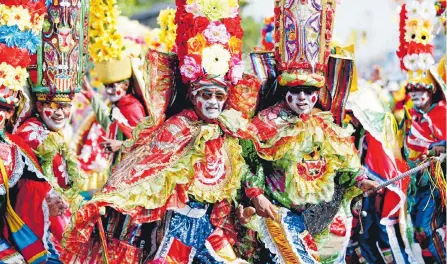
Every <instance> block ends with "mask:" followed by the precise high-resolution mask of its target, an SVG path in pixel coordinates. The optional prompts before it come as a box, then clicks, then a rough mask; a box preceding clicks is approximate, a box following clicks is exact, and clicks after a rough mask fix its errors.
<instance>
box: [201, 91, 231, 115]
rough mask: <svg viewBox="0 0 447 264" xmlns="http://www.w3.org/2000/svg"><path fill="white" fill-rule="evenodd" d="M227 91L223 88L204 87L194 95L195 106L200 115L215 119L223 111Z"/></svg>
mask: <svg viewBox="0 0 447 264" xmlns="http://www.w3.org/2000/svg"><path fill="white" fill-rule="evenodd" d="M226 100H227V93H226V92H225V90H224V89H222V88H217V87H216V88H204V89H202V90H199V91H198V92H197V93H196V94H195V96H194V106H195V109H196V112H197V113H198V114H199V116H201V117H203V118H204V119H208V120H214V119H216V118H218V117H219V115H220V113H222V109H223V106H224V104H225V101H226Z"/></svg>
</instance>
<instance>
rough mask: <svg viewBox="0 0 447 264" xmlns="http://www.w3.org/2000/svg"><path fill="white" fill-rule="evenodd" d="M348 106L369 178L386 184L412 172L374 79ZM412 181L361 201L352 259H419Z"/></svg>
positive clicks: (356, 208)
mask: <svg viewBox="0 0 447 264" xmlns="http://www.w3.org/2000/svg"><path fill="white" fill-rule="evenodd" d="M346 108H347V110H348V111H350V113H349V117H350V118H351V123H352V124H353V125H354V127H355V129H356V133H355V135H356V141H357V143H358V144H357V145H358V150H359V157H360V158H361V161H362V164H363V167H364V168H365V171H366V176H364V177H368V178H369V179H371V180H374V181H376V182H379V183H382V182H385V181H388V180H391V179H392V178H394V177H396V176H397V175H399V174H400V173H404V172H406V171H408V170H409V167H408V165H407V163H406V161H405V160H404V159H403V158H402V155H401V147H400V146H401V144H400V142H399V139H400V138H399V137H398V131H397V122H396V120H395V118H394V116H393V115H392V114H391V110H390V109H388V108H387V107H385V106H384V104H383V103H382V102H381V101H380V99H379V97H378V96H377V95H376V94H375V93H374V92H373V91H372V88H371V84H367V83H365V84H363V85H361V86H360V89H359V90H358V91H356V92H354V93H352V94H351V95H350V96H349V100H348V104H347V106H346ZM409 181H410V178H409V177H407V178H404V179H402V180H400V181H398V182H396V183H394V184H392V185H389V186H388V187H387V188H386V189H384V190H383V191H382V192H379V193H377V194H376V195H374V194H370V196H369V197H365V198H363V200H362V201H358V204H359V205H355V208H354V209H355V210H354V215H355V224H354V223H353V228H354V230H353V235H352V237H351V243H350V246H349V247H348V252H347V263H354V262H355V260H357V262H359V263H417V262H416V260H415V258H414V256H413V253H412V250H411V246H412V245H410V242H409V241H412V240H409V239H408V238H407V230H408V222H409V221H410V220H408V218H407V212H406V209H405V204H406V191H407V188H408V184H409Z"/></svg>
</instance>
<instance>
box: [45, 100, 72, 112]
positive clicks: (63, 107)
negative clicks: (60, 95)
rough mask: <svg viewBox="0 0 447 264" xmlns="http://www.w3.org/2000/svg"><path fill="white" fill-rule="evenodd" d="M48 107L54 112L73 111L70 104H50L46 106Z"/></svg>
mask: <svg viewBox="0 0 447 264" xmlns="http://www.w3.org/2000/svg"><path fill="white" fill-rule="evenodd" d="M45 105H46V106H47V107H49V108H51V109H53V110H58V109H61V110H62V111H68V110H71V107H72V104H69V103H54V102H52V103H49V104H45Z"/></svg>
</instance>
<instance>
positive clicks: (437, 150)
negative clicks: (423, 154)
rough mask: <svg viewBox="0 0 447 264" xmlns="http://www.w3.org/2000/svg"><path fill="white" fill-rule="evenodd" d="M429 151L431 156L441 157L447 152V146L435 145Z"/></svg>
mask: <svg viewBox="0 0 447 264" xmlns="http://www.w3.org/2000/svg"><path fill="white" fill-rule="evenodd" d="M429 153H430V156H434V157H439V156H441V154H442V153H445V146H433V147H432V149H431V150H430V152H429Z"/></svg>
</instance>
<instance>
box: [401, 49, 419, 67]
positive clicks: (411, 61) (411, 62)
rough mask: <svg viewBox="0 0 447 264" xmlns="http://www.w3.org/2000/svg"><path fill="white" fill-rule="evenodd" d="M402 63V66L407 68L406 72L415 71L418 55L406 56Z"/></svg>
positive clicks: (417, 64)
mask: <svg viewBox="0 0 447 264" xmlns="http://www.w3.org/2000/svg"><path fill="white" fill-rule="evenodd" d="M403 62H404V66H405V68H407V70H409V71H416V70H417V69H418V66H419V62H420V58H419V54H416V53H415V54H411V55H406V56H405V57H404V59H403Z"/></svg>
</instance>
